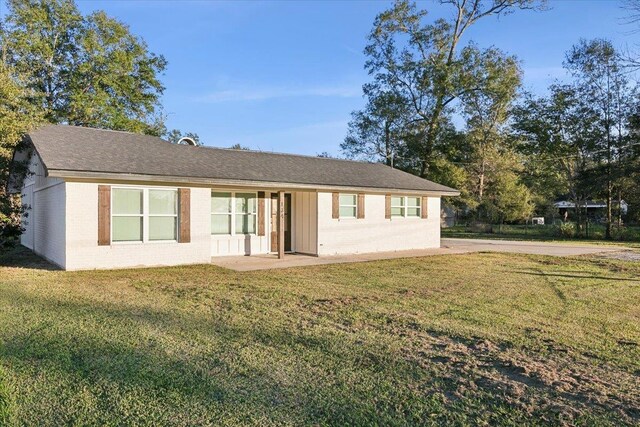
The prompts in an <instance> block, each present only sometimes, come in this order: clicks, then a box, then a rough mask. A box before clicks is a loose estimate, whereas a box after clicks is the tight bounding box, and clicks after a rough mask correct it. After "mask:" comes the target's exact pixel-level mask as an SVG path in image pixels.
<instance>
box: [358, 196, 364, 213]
mask: <svg viewBox="0 0 640 427" xmlns="http://www.w3.org/2000/svg"><path fill="white" fill-rule="evenodd" d="M357 211H358V213H357V215H358V216H357V218H358V219H363V218H364V194H363V193H359V194H358V209H357Z"/></svg>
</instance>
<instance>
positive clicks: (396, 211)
mask: <svg viewBox="0 0 640 427" xmlns="http://www.w3.org/2000/svg"><path fill="white" fill-rule="evenodd" d="M404 216H405V208H404V197H402V196H391V217H404Z"/></svg>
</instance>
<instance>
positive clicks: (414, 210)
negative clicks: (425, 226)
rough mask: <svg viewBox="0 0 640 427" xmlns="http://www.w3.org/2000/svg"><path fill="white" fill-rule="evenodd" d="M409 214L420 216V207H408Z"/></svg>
mask: <svg viewBox="0 0 640 427" xmlns="http://www.w3.org/2000/svg"><path fill="white" fill-rule="evenodd" d="M407 216H420V208H407Z"/></svg>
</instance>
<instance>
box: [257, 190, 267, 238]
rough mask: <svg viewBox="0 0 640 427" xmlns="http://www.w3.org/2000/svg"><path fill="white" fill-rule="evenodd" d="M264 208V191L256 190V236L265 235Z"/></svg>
mask: <svg viewBox="0 0 640 427" xmlns="http://www.w3.org/2000/svg"><path fill="white" fill-rule="evenodd" d="M264 208H265V193H264V191H258V236H265V235H266V231H265V227H264Z"/></svg>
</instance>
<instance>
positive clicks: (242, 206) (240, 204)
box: [236, 193, 256, 214]
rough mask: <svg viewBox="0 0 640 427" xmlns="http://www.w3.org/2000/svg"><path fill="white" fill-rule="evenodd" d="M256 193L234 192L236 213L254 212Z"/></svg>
mask: <svg viewBox="0 0 640 427" xmlns="http://www.w3.org/2000/svg"><path fill="white" fill-rule="evenodd" d="M255 212H256V195H255V194H253V193H236V213H237V214H239V213H255Z"/></svg>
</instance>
